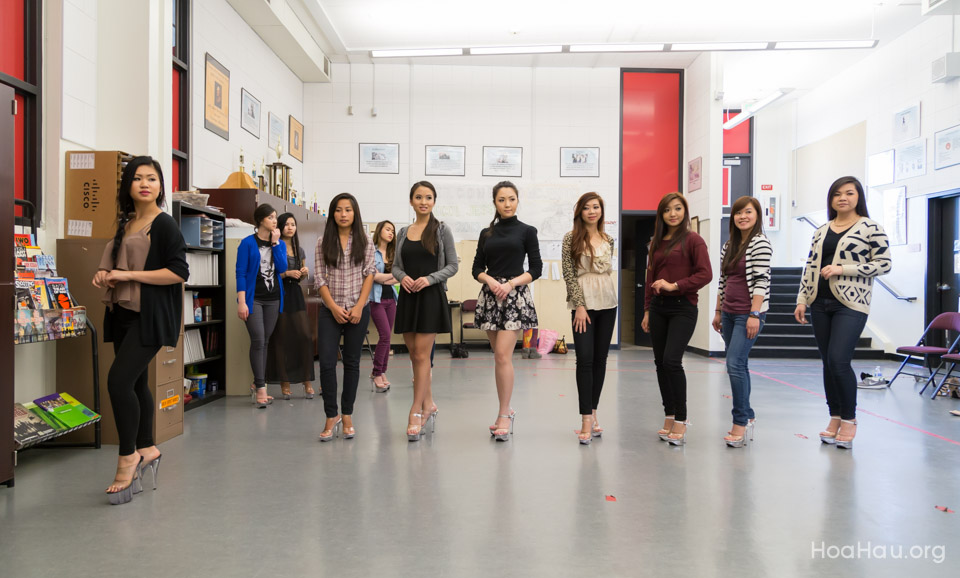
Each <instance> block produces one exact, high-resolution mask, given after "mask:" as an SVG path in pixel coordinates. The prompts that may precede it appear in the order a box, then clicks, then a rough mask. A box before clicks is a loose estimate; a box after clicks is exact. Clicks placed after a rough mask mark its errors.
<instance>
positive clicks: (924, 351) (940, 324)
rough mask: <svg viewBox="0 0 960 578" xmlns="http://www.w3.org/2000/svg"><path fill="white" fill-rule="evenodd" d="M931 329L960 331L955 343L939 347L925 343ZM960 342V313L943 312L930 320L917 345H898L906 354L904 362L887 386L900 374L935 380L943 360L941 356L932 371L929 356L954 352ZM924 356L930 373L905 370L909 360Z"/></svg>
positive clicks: (899, 349)
mask: <svg viewBox="0 0 960 578" xmlns="http://www.w3.org/2000/svg"><path fill="white" fill-rule="evenodd" d="M931 331H955V332H957V333H958V335H957V338H956V339H954V340H953V343H951V344H950V346H949V347H937V346H933V345H924V344H925V343H926V342H927V340H928V337H927V336H928V335H929V334H930V332H931ZM958 343H960V313H941V314H940V315H937V316H936V317H935V318H934V319H933V321H931V322H930V325H927V328H926V329H925V330H924V331H923V335H921V336H920V340H919V341H917V344H916V345H907V346H904V347H898V348H897V353H900V354H902V355H906V357H905V358H904V360H903V363H901V364H900V367H899V368H898V369H897V372H896V373H894V374H893V377H892V378H890V383H889V384H887V387H890V385H892V384H893V380H894V379H896V378H897V377H899V376H900V374H905V375H910V376H913V377H914V378H915V379H916V380H917V381H920V380H921V379H926V380H927V385H929V384H930V382H931V381H933V379H934V377H936V375H937V373H938V372H939V371H940V368H941V367H943V363H944V362H943V360H942V358H941V361H940V365H938V366H937V369H936V370H934V371H932V372H930V368H929V366H928V364H927V358H928V356H930V355H940V356H943V355H946V354H948V353H953V352H954V351H956V348H957V344H958ZM915 356H916V357H923V365H924V367H927V371H928V372H929V374H928V375H920V374H917V373H909V372H906V371H903V368H904V366H905V365H907V362H908V361H910V359H911V358H913V357H915ZM927 385H924V386H923V389H926V388H927ZM923 389H921V390H920V393H923Z"/></svg>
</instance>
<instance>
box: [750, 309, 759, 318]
mask: <svg viewBox="0 0 960 578" xmlns="http://www.w3.org/2000/svg"><path fill="white" fill-rule="evenodd" d="M750 317H754V318H756V319H760V312H759V311H751V312H750Z"/></svg>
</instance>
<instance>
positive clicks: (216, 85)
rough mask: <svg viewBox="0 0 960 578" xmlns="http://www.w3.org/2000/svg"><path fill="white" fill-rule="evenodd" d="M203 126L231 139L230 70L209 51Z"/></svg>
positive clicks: (205, 76) (206, 68)
mask: <svg viewBox="0 0 960 578" xmlns="http://www.w3.org/2000/svg"><path fill="white" fill-rule="evenodd" d="M206 56H207V61H206V67H205V71H204V72H205V73H204V78H205V83H204V84H205V87H206V88H205V89H204V95H203V128H205V129H207V130H209V131H210V132H212V133H213V134H215V135H217V136H220V137H222V138H224V139H226V140H230V71H229V70H227V69H226V68H225V67H224V66H223V65H222V64H220V63H219V62H218V61H217V59H216V58H214V57H212V56H210V53H209V52H208V53H207V55H206Z"/></svg>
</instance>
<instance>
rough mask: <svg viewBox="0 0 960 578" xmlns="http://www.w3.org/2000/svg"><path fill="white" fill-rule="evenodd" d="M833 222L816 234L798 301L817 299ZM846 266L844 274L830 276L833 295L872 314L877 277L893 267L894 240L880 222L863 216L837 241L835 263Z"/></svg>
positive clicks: (847, 304)
mask: <svg viewBox="0 0 960 578" xmlns="http://www.w3.org/2000/svg"><path fill="white" fill-rule="evenodd" d="M829 226H830V223H827V224H826V225H824V226H822V227H820V228H819V229H817V230H816V232H815V233H814V234H813V242H812V243H811V244H810V254H809V255H808V256H807V264H806V266H805V267H804V268H803V277H802V279H801V281H800V293H799V294H798V295H797V303H798V304H801V303H802V304H804V305H810V304H811V303H813V302H814V301H815V300H816V299H817V286H818V285H819V283H820V259H821V252H822V251H823V240H824V239H825V238H826V236H827V227H829ZM828 264H830V265H838V266H840V267H842V268H843V273H842V274H841V275H835V276H833V277H830V278H829V279H828V280H827V282H828V283H829V284H830V292H831V293H833V295H832V297H833V298H835V299H836V300H838V301H840V302H841V303H843V304H844V305H846V306H847V307H849V308H850V309H853V310H854V311H860V312H862V313H870V298H871V296H872V295H873V278H874V277H877V276H880V275H886V274H887V273H889V272H890V269H891V268H892V267H893V261H892V260H891V258H890V240H889V239H888V238H887V234H886V233H885V232H884V231H883V227H881V226H880V223H877V222H876V221H873V220H871V219H868V218H867V217H860V220H859V221H857V222H856V223H855V224H854V225H853V226H851V227H850V228H849V229H848V230H847V232H846V233H844V235H843V236H842V237H840V241H839V242H838V243H837V252H836V253H835V254H834V256H833V263H828Z"/></svg>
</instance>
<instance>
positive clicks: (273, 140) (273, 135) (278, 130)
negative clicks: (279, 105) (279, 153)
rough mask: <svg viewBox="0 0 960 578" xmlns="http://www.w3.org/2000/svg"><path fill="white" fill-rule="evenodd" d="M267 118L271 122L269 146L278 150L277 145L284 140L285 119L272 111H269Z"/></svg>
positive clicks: (268, 138)
mask: <svg viewBox="0 0 960 578" xmlns="http://www.w3.org/2000/svg"><path fill="white" fill-rule="evenodd" d="M267 119H268V120H269V122H270V135H269V136H268V137H267V147H268V148H269V149H270V150H277V145H278V144H280V143H282V142H283V119H282V118H280V117H279V116H277V115H275V114H273V113H272V112H270V113H267Z"/></svg>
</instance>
